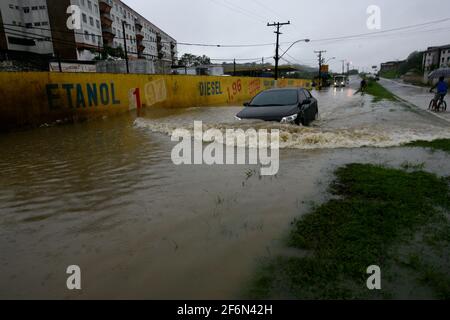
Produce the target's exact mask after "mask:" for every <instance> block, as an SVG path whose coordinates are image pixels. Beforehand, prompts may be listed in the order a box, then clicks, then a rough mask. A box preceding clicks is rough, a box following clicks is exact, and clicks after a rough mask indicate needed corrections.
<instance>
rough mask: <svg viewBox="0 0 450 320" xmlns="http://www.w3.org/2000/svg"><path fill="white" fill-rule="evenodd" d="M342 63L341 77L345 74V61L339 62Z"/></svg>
mask: <svg viewBox="0 0 450 320" xmlns="http://www.w3.org/2000/svg"><path fill="white" fill-rule="evenodd" d="M341 62H342V75H344V73H345V60H341Z"/></svg>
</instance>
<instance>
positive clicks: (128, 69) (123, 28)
mask: <svg viewBox="0 0 450 320" xmlns="http://www.w3.org/2000/svg"><path fill="white" fill-rule="evenodd" d="M126 25H127V22H126V21H125V20H122V31H123V46H124V49H125V62H126V65H127V73H130V66H129V64H128V50H127V37H126V34H125V26H126Z"/></svg>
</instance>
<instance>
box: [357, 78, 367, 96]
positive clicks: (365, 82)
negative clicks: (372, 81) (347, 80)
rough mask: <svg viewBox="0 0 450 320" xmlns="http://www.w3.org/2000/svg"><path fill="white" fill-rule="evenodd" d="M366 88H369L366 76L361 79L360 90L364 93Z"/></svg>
mask: <svg viewBox="0 0 450 320" xmlns="http://www.w3.org/2000/svg"><path fill="white" fill-rule="evenodd" d="M366 89H367V80H366V79H365V78H364V79H362V81H361V88H360V89H359V91H360V92H362V93H364V92H365V91H366Z"/></svg>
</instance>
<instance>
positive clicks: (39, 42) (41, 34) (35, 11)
mask: <svg viewBox="0 0 450 320" xmlns="http://www.w3.org/2000/svg"><path fill="white" fill-rule="evenodd" d="M0 14H1V18H2V19H1V20H2V22H3V26H4V34H3V35H0V36H4V38H5V40H6V48H4V49H7V50H12V51H22V52H31V53H37V54H49V55H52V54H53V45H52V42H51V41H50V39H51V31H50V27H49V15H48V11H47V1H46V0H1V1H0ZM46 39H47V40H46Z"/></svg>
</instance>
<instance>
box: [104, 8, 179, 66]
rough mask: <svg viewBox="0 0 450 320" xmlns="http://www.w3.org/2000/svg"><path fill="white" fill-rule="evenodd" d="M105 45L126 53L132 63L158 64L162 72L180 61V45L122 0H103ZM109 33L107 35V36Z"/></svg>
mask: <svg viewBox="0 0 450 320" xmlns="http://www.w3.org/2000/svg"><path fill="white" fill-rule="evenodd" d="M99 3H100V9H101V17H102V23H103V24H102V28H103V30H104V41H105V44H107V45H109V46H111V47H112V48H119V47H121V48H122V49H124V46H125V42H126V46H127V52H128V56H129V58H130V59H138V58H139V59H147V60H151V61H154V62H155V64H156V65H157V66H156V68H157V69H160V71H161V72H165V71H169V70H170V68H171V66H172V64H173V63H174V62H175V61H176V60H177V54H178V52H177V42H176V40H175V39H174V38H172V37H171V36H169V35H168V34H167V33H165V32H164V31H162V30H161V29H159V28H158V27H156V26H155V25H154V24H152V23H151V22H150V21H148V20H147V19H145V18H144V17H143V16H142V15H140V14H139V13H138V12H136V11H134V10H133V9H132V8H130V7H129V6H128V5H126V4H125V3H123V2H122V1H119V0H100V1H99ZM105 30H106V32H105Z"/></svg>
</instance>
